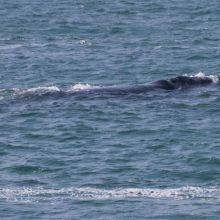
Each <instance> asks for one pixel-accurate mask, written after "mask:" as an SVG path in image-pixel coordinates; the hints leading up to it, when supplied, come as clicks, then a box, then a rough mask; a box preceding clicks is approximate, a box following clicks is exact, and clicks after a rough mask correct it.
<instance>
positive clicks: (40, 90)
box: [13, 86, 60, 94]
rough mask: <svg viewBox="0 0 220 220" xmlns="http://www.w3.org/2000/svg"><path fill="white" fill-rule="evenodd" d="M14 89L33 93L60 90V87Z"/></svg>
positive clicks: (23, 92) (21, 92)
mask: <svg viewBox="0 0 220 220" xmlns="http://www.w3.org/2000/svg"><path fill="white" fill-rule="evenodd" d="M13 91H14V92H16V93H18V94H32V93H48V92H59V91H60V89H59V88H58V87H57V86H39V87H34V88H30V89H17V88H13Z"/></svg>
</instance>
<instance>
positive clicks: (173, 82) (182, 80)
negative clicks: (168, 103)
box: [75, 75, 220, 95]
mask: <svg viewBox="0 0 220 220" xmlns="http://www.w3.org/2000/svg"><path fill="white" fill-rule="evenodd" d="M219 79H220V77H219V76H205V75H195V76H176V77H173V78H170V79H162V80H157V81H155V82H152V83H150V84H147V85H135V86H106V87H91V88H85V89H82V90H78V91H75V93H78V94H82V93H92V94H95V93H96V94H111V95H123V94H132V93H133V94H139V93H147V92H150V91H161V90H164V91H173V90H184V89H188V88H193V87H199V86H207V85H211V84H214V83H218V82H219Z"/></svg>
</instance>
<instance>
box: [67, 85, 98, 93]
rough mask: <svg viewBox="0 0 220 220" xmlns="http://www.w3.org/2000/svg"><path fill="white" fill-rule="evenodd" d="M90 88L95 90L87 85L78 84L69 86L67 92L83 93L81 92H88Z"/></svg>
mask: <svg viewBox="0 0 220 220" xmlns="http://www.w3.org/2000/svg"><path fill="white" fill-rule="evenodd" d="M91 88H95V86H91V85H89V84H81V83H78V84H75V85H72V86H70V87H69V88H68V89H67V92H77V91H83V90H90V89H91Z"/></svg>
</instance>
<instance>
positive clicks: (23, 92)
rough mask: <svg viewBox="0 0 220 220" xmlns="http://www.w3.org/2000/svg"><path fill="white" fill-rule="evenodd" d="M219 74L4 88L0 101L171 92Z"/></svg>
mask: <svg viewBox="0 0 220 220" xmlns="http://www.w3.org/2000/svg"><path fill="white" fill-rule="evenodd" d="M219 82H220V77H219V76H217V75H208V76H206V75H204V74H202V73H200V74H197V75H194V76H187V75H180V76H176V77H171V78H168V79H161V80H157V81H153V82H151V83H147V84H138V85H118V86H91V85H89V84H75V85H73V86H70V87H57V86H46V87H45V86H43V87H34V88H29V89H12V90H6V91H5V90H4V93H3V94H6V95H7V94H9V96H5V98H3V99H2V100H1V102H4V100H11V101H10V102H18V101H19V100H20V101H28V100H33V101H34V100H43V99H48V98H52V99H57V98H65V97H70V96H73V97H76V99H77V100H78V99H84V98H86V99H87V98H88V99H90V98H92V99H93V98H96V97H105V98H108V97H112V96H127V95H128V96H130V95H132V94H134V95H135V94H137V95H138V94H146V95H147V94H148V93H153V92H154V91H155V92H159V93H161V92H172V91H175V90H179V91H183V90H186V89H190V88H194V87H202V86H208V85H212V84H214V85H217V84H219Z"/></svg>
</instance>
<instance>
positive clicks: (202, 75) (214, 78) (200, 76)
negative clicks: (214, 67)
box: [190, 72, 219, 83]
mask: <svg viewBox="0 0 220 220" xmlns="http://www.w3.org/2000/svg"><path fill="white" fill-rule="evenodd" d="M190 77H198V78H201V79H203V78H206V77H207V78H210V79H211V80H212V82H213V83H218V82H219V78H218V76H216V75H207V76H206V75H205V74H204V73H203V72H199V73H197V74H196V75H195V76H192V75H191V76H190Z"/></svg>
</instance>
